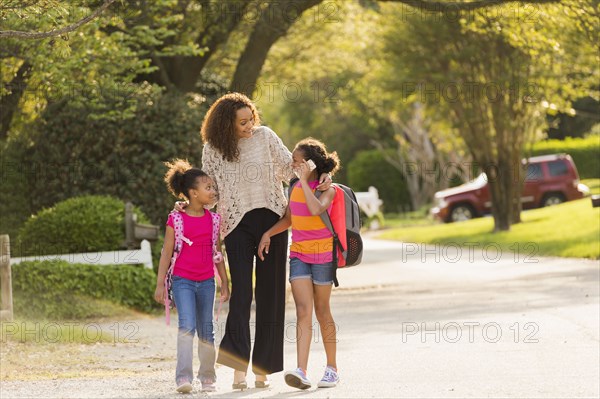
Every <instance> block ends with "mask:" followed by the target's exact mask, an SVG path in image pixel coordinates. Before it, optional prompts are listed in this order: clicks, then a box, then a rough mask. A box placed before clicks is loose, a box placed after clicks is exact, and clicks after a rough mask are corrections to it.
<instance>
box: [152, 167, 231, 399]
mask: <svg viewBox="0 0 600 399" xmlns="http://www.w3.org/2000/svg"><path fill="white" fill-rule="evenodd" d="M166 165H167V167H168V168H169V170H168V171H167V173H166V175H165V182H166V183H167V187H168V189H169V191H170V192H171V193H173V195H175V196H176V197H180V198H185V199H187V200H188V201H189V206H188V207H187V208H186V212H185V213H180V215H181V218H182V221H183V237H184V238H183V243H182V248H181V251H180V253H179V255H178V256H177V260H176V262H175V266H174V268H173V280H172V291H173V299H174V300H175V306H176V307H177V313H178V318H179V331H178V334H177V368H176V371H175V382H176V384H177V391H178V392H182V393H189V392H191V391H192V381H193V378H194V376H193V369H192V358H193V342H194V341H193V340H194V335H195V334H196V333H197V334H198V338H199V339H200V342H199V344H198V357H199V358H200V368H199V370H198V379H199V380H200V382H201V384H202V390H203V391H214V390H215V389H216V388H215V382H216V379H217V378H216V374H215V345H214V341H215V335H214V328H213V311H214V301H215V290H216V285H215V272H214V270H215V263H216V268H217V271H218V273H219V276H220V279H221V282H222V283H221V300H222V301H226V300H227V299H228V298H229V283H228V280H227V273H226V271H225V263H224V261H223V259H222V257H221V258H220V259H215V258H214V254H213V238H212V237H213V228H214V227H213V226H214V224H213V215H211V213H210V211H209V210H208V209H206V207H209V206H210V205H212V204H213V203H214V202H215V201H216V190H215V187H214V183H213V181H212V179H211V178H210V177H208V176H207V174H206V173H204V172H203V171H202V170H200V169H198V168H193V167H192V166H191V165H190V164H189V163H188V162H187V161H184V160H181V159H176V160H174V161H173V162H172V163H167V164H166ZM173 218H174V216H173V213H171V214H170V215H169V219H168V220H167V227H166V231H165V243H164V246H163V250H162V254H161V257H160V263H159V268H158V276H157V279H156V290H155V292H154V298H155V299H156V300H157V301H158V302H160V303H164V301H165V287H164V281H165V276H166V274H167V270H168V268H169V265H170V263H171V257H172V255H173V250H174V247H175V230H174V229H175V223H174V220H173ZM220 246H221V243H220V240H219V243H218V248H220Z"/></svg>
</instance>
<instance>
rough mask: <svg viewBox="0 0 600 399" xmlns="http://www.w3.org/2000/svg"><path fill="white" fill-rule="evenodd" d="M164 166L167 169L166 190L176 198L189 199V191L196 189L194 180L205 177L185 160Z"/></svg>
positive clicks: (174, 161)
mask: <svg viewBox="0 0 600 399" xmlns="http://www.w3.org/2000/svg"><path fill="white" fill-rule="evenodd" d="M165 165H166V167H167V168H169V170H167V173H165V183H166V184H167V189H168V190H169V191H170V192H171V194H173V195H174V196H175V197H177V198H182V199H189V195H190V194H189V190H190V189H191V188H196V178H197V177H202V176H207V175H206V173H204V172H203V171H202V170H200V169H198V168H194V167H192V165H190V163H189V162H188V161H187V160H185V159H174V160H173V161H172V162H165Z"/></svg>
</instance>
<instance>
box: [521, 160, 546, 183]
mask: <svg viewBox="0 0 600 399" xmlns="http://www.w3.org/2000/svg"><path fill="white" fill-rule="evenodd" d="M525 179H526V180H528V181H539V180H542V165H540V164H539V163H533V164H529V165H527V174H526V175H525Z"/></svg>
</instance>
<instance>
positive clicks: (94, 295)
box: [12, 260, 160, 319]
mask: <svg viewBox="0 0 600 399" xmlns="http://www.w3.org/2000/svg"><path fill="white" fill-rule="evenodd" d="M12 284H13V292H14V293H13V297H14V312H15V314H16V315H18V316H19V317H25V318H28V317H29V318H51V319H73V318H85V317H93V316H98V310H97V309H95V307H96V305H97V301H94V300H97V299H100V300H106V301H110V302H112V303H116V304H119V305H124V306H128V307H131V308H134V309H137V310H141V311H144V312H149V311H151V310H153V309H156V308H158V307H159V306H160V305H158V304H157V303H156V302H155V301H154V299H153V295H154V287H155V286H156V275H155V274H154V272H153V271H152V270H150V269H146V268H143V267H141V266H133V265H110V266H108V265H107V266H98V265H85V264H71V263H67V262H65V261H61V260H47V261H41V262H22V263H18V264H16V265H13V266H12Z"/></svg>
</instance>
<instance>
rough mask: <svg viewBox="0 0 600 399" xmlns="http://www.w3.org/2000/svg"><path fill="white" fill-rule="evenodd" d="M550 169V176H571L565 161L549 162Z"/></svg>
mask: <svg viewBox="0 0 600 399" xmlns="http://www.w3.org/2000/svg"><path fill="white" fill-rule="evenodd" d="M548 169H549V170H550V176H563V175H568V174H569V170H568V169H567V164H566V163H565V162H564V161H551V162H548Z"/></svg>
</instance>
